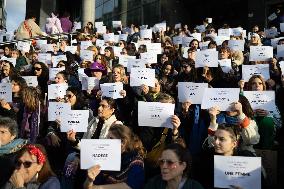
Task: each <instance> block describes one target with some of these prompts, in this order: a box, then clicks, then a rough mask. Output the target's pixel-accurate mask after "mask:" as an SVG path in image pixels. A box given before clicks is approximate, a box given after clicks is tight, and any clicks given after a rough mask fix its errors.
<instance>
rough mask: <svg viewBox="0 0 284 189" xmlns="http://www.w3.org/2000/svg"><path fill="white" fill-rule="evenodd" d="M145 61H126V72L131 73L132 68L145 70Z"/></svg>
mask: <svg viewBox="0 0 284 189" xmlns="http://www.w3.org/2000/svg"><path fill="white" fill-rule="evenodd" d="M146 63H147V62H146V61H145V60H143V59H131V58H130V59H128V64H127V72H131V70H132V68H145V67H146Z"/></svg>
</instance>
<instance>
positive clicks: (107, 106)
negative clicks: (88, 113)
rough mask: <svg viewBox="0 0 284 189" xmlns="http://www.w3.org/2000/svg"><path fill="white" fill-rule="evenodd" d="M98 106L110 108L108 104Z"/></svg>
mask: <svg viewBox="0 0 284 189" xmlns="http://www.w3.org/2000/svg"><path fill="white" fill-rule="evenodd" d="M99 107H102V108H103V109H106V108H110V106H109V105H106V104H100V106H99Z"/></svg>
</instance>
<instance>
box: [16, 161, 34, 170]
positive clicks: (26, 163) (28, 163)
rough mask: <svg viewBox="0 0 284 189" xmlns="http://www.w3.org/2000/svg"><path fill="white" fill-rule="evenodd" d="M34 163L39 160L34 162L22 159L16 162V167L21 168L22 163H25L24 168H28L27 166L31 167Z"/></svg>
mask: <svg viewBox="0 0 284 189" xmlns="http://www.w3.org/2000/svg"><path fill="white" fill-rule="evenodd" d="M33 163H37V162H32V161H24V162H22V161H17V162H16V168H17V169H20V168H21V166H22V164H23V165H24V168H26V169H27V168H30V167H31V166H32V164H33Z"/></svg>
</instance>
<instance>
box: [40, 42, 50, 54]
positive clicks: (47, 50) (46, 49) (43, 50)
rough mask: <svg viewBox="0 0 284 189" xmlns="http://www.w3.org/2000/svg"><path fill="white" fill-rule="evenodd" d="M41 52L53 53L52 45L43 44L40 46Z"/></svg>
mask: <svg viewBox="0 0 284 189" xmlns="http://www.w3.org/2000/svg"><path fill="white" fill-rule="evenodd" d="M40 48H41V52H43V53H46V52H53V45H52V44H43V45H41V47H40Z"/></svg>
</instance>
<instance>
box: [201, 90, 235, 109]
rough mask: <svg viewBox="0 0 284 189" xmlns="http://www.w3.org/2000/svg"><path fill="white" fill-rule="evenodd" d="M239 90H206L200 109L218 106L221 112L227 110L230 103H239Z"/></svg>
mask: <svg viewBox="0 0 284 189" xmlns="http://www.w3.org/2000/svg"><path fill="white" fill-rule="evenodd" d="M239 94H240V89H239V88H206V89H205V92H204V95H203V99H202V104H201V109H209V108H211V107H214V106H218V107H219V108H220V110H221V111H226V110H229V107H230V105H231V103H233V102H238V101H239Z"/></svg>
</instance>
